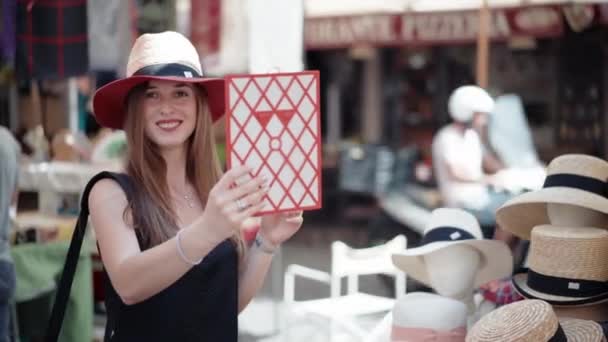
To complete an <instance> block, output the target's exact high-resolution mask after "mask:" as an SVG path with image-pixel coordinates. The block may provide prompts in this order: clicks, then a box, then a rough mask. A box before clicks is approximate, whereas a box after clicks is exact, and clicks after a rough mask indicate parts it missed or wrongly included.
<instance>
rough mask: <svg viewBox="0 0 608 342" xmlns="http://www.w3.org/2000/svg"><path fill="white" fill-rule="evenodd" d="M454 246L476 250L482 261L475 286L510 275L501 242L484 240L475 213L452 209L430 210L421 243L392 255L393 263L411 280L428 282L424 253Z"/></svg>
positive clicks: (507, 254) (506, 249) (507, 252)
mask: <svg viewBox="0 0 608 342" xmlns="http://www.w3.org/2000/svg"><path fill="white" fill-rule="evenodd" d="M455 245H467V246H470V247H471V248H473V249H475V250H477V251H479V253H480V256H481V263H480V266H479V270H478V271H477V275H476V278H475V282H474V286H476V287H477V286H479V285H481V284H485V283H487V282H489V281H491V280H495V279H500V278H504V277H507V276H509V275H511V273H512V272H513V255H512V254H511V250H510V249H509V247H508V246H507V245H506V244H505V243H504V242H502V241H497V240H486V239H484V238H483V234H482V232H481V228H480V227H479V223H478V222H477V219H476V218H475V216H473V215H471V214H470V213H468V212H466V211H464V210H461V209H455V208H439V209H435V210H433V212H432V213H431V218H430V220H429V222H428V224H427V228H426V229H425V232H424V237H423V238H422V242H421V245H420V246H419V247H416V248H411V249H406V250H405V251H403V252H401V253H396V254H393V256H392V258H393V264H395V266H396V267H398V268H399V269H401V270H403V271H405V272H406V273H407V274H408V275H409V276H411V277H413V278H414V279H416V280H418V281H420V282H422V283H424V284H427V285H429V273H431V272H433V270H429V269H428V267H427V265H426V263H425V261H424V256H425V255H429V254H432V253H435V252H437V251H439V250H444V249H446V248H450V247H451V246H455Z"/></svg>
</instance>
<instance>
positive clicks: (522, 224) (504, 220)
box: [496, 154, 608, 240]
mask: <svg viewBox="0 0 608 342" xmlns="http://www.w3.org/2000/svg"><path fill="white" fill-rule="evenodd" d="M607 179H608V162H606V161H605V160H602V159H599V158H596V157H592V156H588V155H582V154H566V155H562V156H559V157H557V158H555V159H553V160H552V161H551V163H549V166H548V167H547V177H546V178H545V183H544V185H543V188H542V189H540V190H537V191H532V192H527V193H524V194H521V195H519V196H516V197H514V198H512V199H510V200H509V201H507V202H506V203H505V204H503V205H502V207H500V208H499V209H498V211H497V212H496V221H497V223H498V224H499V225H500V227H501V228H502V229H505V230H508V231H510V232H512V233H513V234H515V235H517V236H518V237H520V238H522V239H526V240H529V239H530V231H531V230H532V228H533V227H536V226H538V225H543V224H548V223H550V221H549V218H548V215H547V203H556V204H569V205H574V206H578V207H582V208H587V209H590V210H594V211H597V212H600V213H604V214H608V186H607V183H606V180H607ZM598 224H599V225H600V226H599V227H597V228H606V229H608V215H604V218H603V219H602V222H599V223H598Z"/></svg>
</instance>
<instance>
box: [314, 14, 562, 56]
mask: <svg viewBox="0 0 608 342" xmlns="http://www.w3.org/2000/svg"><path fill="white" fill-rule="evenodd" d="M491 18H492V19H491V26H490V37H491V38H492V39H493V40H504V39H507V38H509V37H517V36H531V37H552V36H558V35H561V33H562V31H563V23H562V16H561V12H560V10H559V7H553V6H543V7H526V8H513V9H500V10H493V11H492V16H491ZM478 30H479V12H478V11H465V12H445V13H416V14H414V13H406V14H403V15H395V14H386V15H383V14H378V15H362V16H344V17H327V18H308V19H306V22H305V45H306V47H307V48H308V49H324V48H345V47H350V46H353V45H357V44H365V43H369V44H373V45H402V44H436V43H466V42H474V41H475V40H476V39H477V33H478Z"/></svg>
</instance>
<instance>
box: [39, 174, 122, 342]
mask: <svg viewBox="0 0 608 342" xmlns="http://www.w3.org/2000/svg"><path fill="white" fill-rule="evenodd" d="M104 178H110V179H113V180H114V181H116V182H117V183H118V184H119V185H120V187H121V188H122V189H123V190H125V193H127V194H128V193H129V191H127V190H128V189H129V184H128V179H127V177H126V176H125V175H121V174H117V173H112V172H107V171H103V172H100V173H98V174H97V175H95V176H94V177H93V178H91V180H90V181H89V183H87V185H86V187H85V188H84V192H83V193H82V199H81V201H80V214H79V215H78V221H77V222H76V228H75V229H74V234H73V235H72V242H71V243H70V248H69V249H68V254H67V256H66V260H65V265H64V267H63V272H62V274H61V280H60V282H59V287H58V289H57V293H56V295H55V302H54V304H53V311H52V313H51V319H50V320H49V325H48V327H47V330H46V337H45V342H56V341H57V340H58V339H59V333H60V332H61V325H62V323H63V318H64V315H65V309H66V306H67V303H68V299H69V297H70V291H71V289H72V282H73V280H74V273H75V272H76V265H77V264H78V258H79V256H80V249H81V247H82V241H83V239H84V236H85V230H86V228H87V222H88V219H89V193H90V192H91V189H92V188H93V186H94V185H95V184H96V183H97V182H98V181H99V180H101V179H104Z"/></svg>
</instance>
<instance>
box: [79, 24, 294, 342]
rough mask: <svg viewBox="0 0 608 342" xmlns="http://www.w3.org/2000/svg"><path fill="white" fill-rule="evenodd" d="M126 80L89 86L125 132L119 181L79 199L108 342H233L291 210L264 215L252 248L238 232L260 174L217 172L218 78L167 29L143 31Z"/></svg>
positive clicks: (260, 187)
mask: <svg viewBox="0 0 608 342" xmlns="http://www.w3.org/2000/svg"><path fill="white" fill-rule="evenodd" d="M127 75H128V77H127V78H125V79H122V80H118V81H115V82H113V83H110V84H108V85H106V86H105V87H103V88H101V89H99V90H98V91H97V93H96V94H95V97H94V100H93V106H94V111H95V116H96V119H97V121H98V122H99V124H101V125H102V126H106V127H110V128H124V130H125V131H126V133H127V139H128V160H127V162H126V176H124V177H123V178H125V179H126V180H127V181H126V184H127V185H126V186H124V185H123V186H121V185H119V184H118V183H116V182H114V181H112V180H109V179H105V180H101V181H100V182H98V183H97V184H96V185H95V186H94V188H93V190H92V191H91V195H90V197H89V206H90V208H91V221H92V225H93V227H94V230H95V233H96V237H97V242H98V246H99V250H100V253H101V256H102V260H103V264H104V268H105V270H106V272H107V275H108V282H107V284H108V286H107V292H106V293H107V294H106V297H107V298H106V305H107V311H108V324H107V327H106V341H170V340H173V341H236V340H237V333H238V331H237V330H238V329H237V316H238V313H239V312H240V311H241V310H243V309H244V308H245V307H246V305H247V304H248V303H249V301H250V300H251V299H252V298H253V296H254V295H255V293H256V292H257V291H258V289H259V288H260V287H261V285H262V283H263V280H264V277H265V275H266V273H267V271H268V268H269V266H270V263H271V260H272V254H273V252H274V250H275V249H276V248H277V247H278V246H279V245H280V244H281V243H283V242H284V241H285V240H287V239H288V238H290V237H291V236H292V235H293V234H294V233H295V232H296V231H297V230H298V229H299V228H300V226H301V225H302V221H303V219H302V216H301V214H302V213H301V212H294V213H286V214H276V215H268V216H264V217H263V218H262V220H261V227H260V230H259V233H258V235H257V237H256V239H255V243H254V245H253V246H252V247H251V248H249V249H248V248H246V247H245V246H244V243H243V240H242V237H241V236H242V235H241V232H240V228H241V226H242V225H243V223H244V222H245V221H246V220H248V219H249V218H251V217H252V216H253V215H254V214H255V213H256V212H258V211H259V210H260V209H261V208H262V207H263V197H264V195H265V194H266V192H267V185H268V184H267V181H268V180H267V179H264V178H263V177H261V176H260V177H256V178H252V179H250V180H247V181H242V179H244V177H243V176H245V175H246V174H248V173H249V172H250V171H251V170H249V169H248V168H247V167H244V166H239V167H235V168H233V169H231V170H229V171H228V172H226V173H225V174H223V175H222V172H221V168H220V165H219V162H218V158H217V155H216V153H215V147H214V140H213V131H212V124H213V121H215V120H216V119H218V118H219V117H221V115H222V114H223V112H224V108H223V102H224V95H223V91H224V85H223V80H221V79H210V78H203V77H202V69H201V67H200V62H199V56H198V54H197V53H196V50H195V49H194V47H193V46H192V44H191V43H190V42H189V41H188V40H187V39H186V38H185V37H183V36H182V35H180V34H178V33H176V32H163V33H158V34H145V35H142V36H141V37H139V38H138V39H137V40H136V42H135V44H134V46H133V49H132V50H131V54H130V56H129V62H128V65H127Z"/></svg>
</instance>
